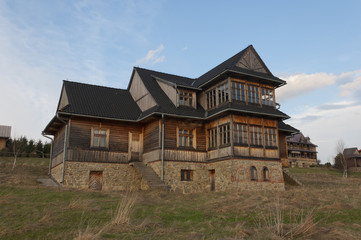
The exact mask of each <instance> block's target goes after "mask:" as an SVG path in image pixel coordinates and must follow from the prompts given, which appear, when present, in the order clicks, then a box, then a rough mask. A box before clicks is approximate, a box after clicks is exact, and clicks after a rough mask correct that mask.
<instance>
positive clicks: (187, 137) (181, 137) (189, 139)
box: [178, 129, 193, 147]
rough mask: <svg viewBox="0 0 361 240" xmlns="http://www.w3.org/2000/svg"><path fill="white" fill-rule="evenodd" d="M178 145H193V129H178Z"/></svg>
mask: <svg viewBox="0 0 361 240" xmlns="http://www.w3.org/2000/svg"><path fill="white" fill-rule="evenodd" d="M178 147H193V131H192V130H185V129H179V130H178Z"/></svg>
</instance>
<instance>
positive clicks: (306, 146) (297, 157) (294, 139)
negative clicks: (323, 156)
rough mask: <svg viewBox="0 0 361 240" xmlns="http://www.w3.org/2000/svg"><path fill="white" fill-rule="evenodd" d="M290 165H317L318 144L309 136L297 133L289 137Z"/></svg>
mask: <svg viewBox="0 0 361 240" xmlns="http://www.w3.org/2000/svg"><path fill="white" fill-rule="evenodd" d="M287 149H288V166H289V167H309V166H316V165H317V145H315V144H313V143H312V142H311V139H310V138H309V137H305V136H304V135H303V134H302V133H297V134H294V135H292V136H288V137H287Z"/></svg>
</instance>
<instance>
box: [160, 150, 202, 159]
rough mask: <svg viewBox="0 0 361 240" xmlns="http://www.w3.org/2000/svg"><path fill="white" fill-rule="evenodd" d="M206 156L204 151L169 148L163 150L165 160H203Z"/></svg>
mask: <svg viewBox="0 0 361 240" xmlns="http://www.w3.org/2000/svg"><path fill="white" fill-rule="evenodd" d="M206 157H207V153H206V152H197V151H187V150H170V149H166V150H165V151H164V159H165V160H173V161H195V162H205V161H206Z"/></svg>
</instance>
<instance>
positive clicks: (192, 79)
mask: <svg viewBox="0 0 361 240" xmlns="http://www.w3.org/2000/svg"><path fill="white" fill-rule="evenodd" d="M134 68H135V69H141V70H145V71H149V72H156V73H161V74H166V75H171V76H175V77H181V78H186V79H189V80H191V81H194V80H197V78H190V77H185V76H181V75H176V74H172V73H166V72H160V71H156V70H151V69H147V68H141V67H134Z"/></svg>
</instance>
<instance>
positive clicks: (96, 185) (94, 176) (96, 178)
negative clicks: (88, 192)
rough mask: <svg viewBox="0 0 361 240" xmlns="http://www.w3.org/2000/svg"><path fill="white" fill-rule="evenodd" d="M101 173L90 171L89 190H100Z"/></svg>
mask: <svg viewBox="0 0 361 240" xmlns="http://www.w3.org/2000/svg"><path fill="white" fill-rule="evenodd" d="M102 183H103V171H90V173H89V189H93V190H102Z"/></svg>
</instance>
